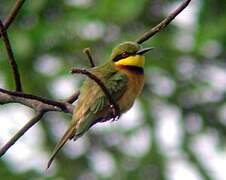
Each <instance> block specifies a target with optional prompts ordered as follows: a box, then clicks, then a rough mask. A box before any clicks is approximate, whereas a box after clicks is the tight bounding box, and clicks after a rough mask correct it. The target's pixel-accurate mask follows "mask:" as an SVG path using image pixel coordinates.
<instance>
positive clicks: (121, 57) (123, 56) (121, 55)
mask: <svg viewBox="0 0 226 180" xmlns="http://www.w3.org/2000/svg"><path fill="white" fill-rule="evenodd" d="M123 53H127V54H128V55H127V57H129V56H133V55H135V54H136V53H129V52H123ZM123 53H122V54H119V55H118V56H116V57H115V58H114V59H113V61H114V62H117V61H119V60H120V59H124V58H126V57H125V55H124V54H123Z"/></svg>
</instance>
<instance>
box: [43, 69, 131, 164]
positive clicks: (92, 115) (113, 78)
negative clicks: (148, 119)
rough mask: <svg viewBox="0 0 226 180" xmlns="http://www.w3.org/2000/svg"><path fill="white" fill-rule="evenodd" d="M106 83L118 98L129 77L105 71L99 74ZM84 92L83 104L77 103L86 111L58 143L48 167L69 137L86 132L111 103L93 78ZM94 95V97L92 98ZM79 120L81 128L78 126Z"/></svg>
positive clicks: (82, 96) (85, 83)
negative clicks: (101, 74)
mask: <svg viewBox="0 0 226 180" xmlns="http://www.w3.org/2000/svg"><path fill="white" fill-rule="evenodd" d="M94 74H95V75H98V73H97V74H96V73H95V71H94ZM98 77H99V78H100V79H101V80H102V81H103V82H104V84H105V86H106V87H107V88H108V90H109V91H110V93H111V95H112V97H113V98H114V99H115V100H117V99H118V98H119V97H120V96H121V95H122V94H123V93H124V92H125V89H126V84H127V81H128V79H127V77H126V75H124V74H121V73H119V72H117V71H114V72H109V73H104V76H98ZM81 92H83V93H82V94H81V95H80V96H81V97H79V98H80V102H78V103H81V104H77V106H80V107H81V106H84V108H86V113H84V115H83V116H82V118H81V119H78V120H77V121H73V122H72V124H71V125H70V127H69V128H68V130H67V131H66V133H65V134H64V136H63V137H62V139H61V140H60V142H59V143H58V144H57V145H56V147H55V149H54V151H53V153H52V155H51V158H50V160H49V162H48V164H47V168H49V167H50V165H51V163H52V161H53V159H54V158H55V156H56V155H57V153H58V152H59V150H60V149H61V148H62V147H63V146H64V144H65V143H66V142H67V141H68V139H71V138H73V136H74V138H75V139H77V138H78V137H79V136H81V135H82V134H83V133H84V132H86V131H87V130H88V129H89V128H90V127H91V126H92V125H93V124H95V122H96V121H97V119H99V118H100V117H97V115H96V114H97V113H98V112H99V111H101V110H103V109H104V108H106V107H107V106H108V105H109V103H108V99H107V97H106V96H105V94H104V92H103V91H102V89H101V88H100V87H99V86H98V85H97V84H95V82H94V81H93V80H90V79H87V80H86V81H85V82H84V85H83V90H82V91H81ZM90 97H92V99H91V98H90ZM78 122H79V128H77V127H76V125H77V123H78Z"/></svg>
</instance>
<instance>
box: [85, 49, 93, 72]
mask: <svg viewBox="0 0 226 180" xmlns="http://www.w3.org/2000/svg"><path fill="white" fill-rule="evenodd" d="M83 53H84V54H86V55H87V57H88V59H89V62H90V65H91V67H92V68H93V67H95V63H94V61H93V58H92V55H91V49H90V48H85V49H83Z"/></svg>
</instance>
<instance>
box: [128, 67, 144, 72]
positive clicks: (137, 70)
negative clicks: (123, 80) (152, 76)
mask: <svg viewBox="0 0 226 180" xmlns="http://www.w3.org/2000/svg"><path fill="white" fill-rule="evenodd" d="M124 67H125V68H126V69H128V70H130V71H133V72H137V73H141V74H143V73H144V69H143V68H142V67H137V66H124Z"/></svg>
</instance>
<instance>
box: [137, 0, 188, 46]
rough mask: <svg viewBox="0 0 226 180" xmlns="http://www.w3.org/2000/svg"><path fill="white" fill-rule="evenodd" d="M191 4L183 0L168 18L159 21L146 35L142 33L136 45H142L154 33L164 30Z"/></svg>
mask: <svg viewBox="0 0 226 180" xmlns="http://www.w3.org/2000/svg"><path fill="white" fill-rule="evenodd" d="M190 2H191V0H185V1H184V2H183V3H182V4H181V5H180V6H179V7H178V8H177V9H176V10H175V11H173V12H172V13H171V14H170V15H169V16H168V17H166V18H165V19H164V20H163V21H161V22H160V23H159V24H158V25H157V26H155V27H154V28H152V29H150V30H149V31H147V32H146V33H144V34H143V35H142V36H141V37H139V38H138V39H137V40H136V42H137V43H138V44H142V43H143V42H145V41H146V40H148V39H149V38H151V37H152V36H154V35H155V34H156V33H158V32H160V31H161V30H162V29H164V28H165V27H166V26H167V25H168V24H170V22H171V21H172V20H173V19H174V18H175V17H176V16H177V15H178V14H180V13H181V12H182V11H183V10H184V9H185V8H186V7H187V6H188V4H189V3H190Z"/></svg>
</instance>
